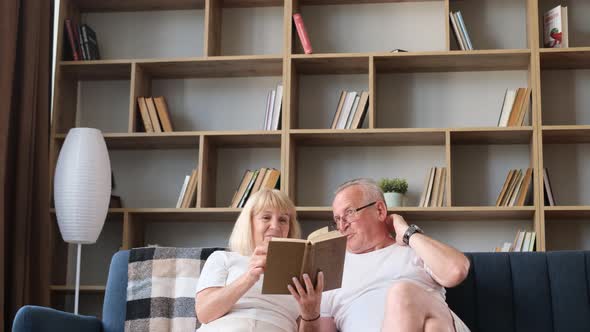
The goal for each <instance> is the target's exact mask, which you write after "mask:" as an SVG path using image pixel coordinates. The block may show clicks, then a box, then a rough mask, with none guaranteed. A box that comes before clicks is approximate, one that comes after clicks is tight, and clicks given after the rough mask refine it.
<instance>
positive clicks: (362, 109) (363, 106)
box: [351, 91, 369, 129]
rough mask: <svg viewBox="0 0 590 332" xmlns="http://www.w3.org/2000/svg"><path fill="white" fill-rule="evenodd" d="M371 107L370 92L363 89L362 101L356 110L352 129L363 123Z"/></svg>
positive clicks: (359, 126)
mask: <svg viewBox="0 0 590 332" xmlns="http://www.w3.org/2000/svg"><path fill="white" fill-rule="evenodd" d="M368 108H369V92H367V91H363V92H362V94H361V97H360V101H359V104H358V107H357V109H356V111H355V112H354V118H353V120H352V126H351V128H352V129H359V128H361V127H362V125H363V121H364V120H365V115H366V114H367V109H368Z"/></svg>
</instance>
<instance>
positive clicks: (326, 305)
mask: <svg viewBox="0 0 590 332" xmlns="http://www.w3.org/2000/svg"><path fill="white" fill-rule="evenodd" d="M401 280H404V281H411V282H414V283H417V284H419V285H420V286H422V287H423V288H424V289H426V290H427V291H429V292H432V293H433V294H434V295H435V297H436V298H438V299H440V300H441V301H443V302H444V301H445V289H444V287H442V286H441V285H439V284H438V283H437V282H436V281H435V280H434V279H433V278H432V276H431V275H430V271H429V269H428V268H427V267H426V266H425V265H424V261H422V259H420V257H418V256H417V255H416V253H415V252H414V250H413V249H411V248H410V247H407V246H400V245H397V244H392V245H390V246H388V247H385V248H383V249H379V250H375V251H371V252H368V253H365V254H352V253H349V252H346V257H345V259H344V274H343V276H342V288H339V289H335V290H332V291H327V292H324V293H323V294H322V304H321V315H322V317H333V318H334V322H335V323H336V326H337V327H338V329H339V330H340V331H343V332H347V331H380V330H381V324H382V322H383V317H384V314H385V313H384V310H385V301H386V297H387V290H388V289H389V288H390V287H391V285H392V284H393V283H394V282H396V281H401Z"/></svg>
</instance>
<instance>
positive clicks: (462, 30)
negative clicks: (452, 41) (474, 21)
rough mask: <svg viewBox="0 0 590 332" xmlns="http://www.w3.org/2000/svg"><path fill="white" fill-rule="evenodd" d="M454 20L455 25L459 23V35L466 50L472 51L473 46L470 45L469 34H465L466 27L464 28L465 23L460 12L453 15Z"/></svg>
mask: <svg viewBox="0 0 590 332" xmlns="http://www.w3.org/2000/svg"><path fill="white" fill-rule="evenodd" d="M455 18H456V19H457V23H459V28H460V29H461V33H462V36H463V39H464V40H465V42H466V44H467V45H466V46H467V49H468V50H473V45H472V44H471V38H469V34H468V33H467V27H466V26H465V22H464V21H463V15H461V11H458V12H456V13H455Z"/></svg>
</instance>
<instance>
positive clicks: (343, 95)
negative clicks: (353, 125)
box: [330, 90, 348, 129]
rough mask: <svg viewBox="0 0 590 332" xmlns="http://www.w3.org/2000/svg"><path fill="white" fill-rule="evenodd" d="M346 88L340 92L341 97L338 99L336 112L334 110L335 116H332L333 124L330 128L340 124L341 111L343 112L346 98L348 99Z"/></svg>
mask: <svg viewBox="0 0 590 332" xmlns="http://www.w3.org/2000/svg"><path fill="white" fill-rule="evenodd" d="M347 93H348V92H347V91H346V90H342V91H341V92H340V98H339V99H338V106H337V107H336V112H334V118H332V125H331V126H330V128H332V129H336V125H338V121H339V120H340V113H341V112H342V106H343V105H344V100H345V99H346V95H347Z"/></svg>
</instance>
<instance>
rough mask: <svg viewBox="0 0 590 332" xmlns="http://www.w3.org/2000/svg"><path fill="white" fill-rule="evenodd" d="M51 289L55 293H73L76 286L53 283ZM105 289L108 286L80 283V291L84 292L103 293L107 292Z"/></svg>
mask: <svg viewBox="0 0 590 332" xmlns="http://www.w3.org/2000/svg"><path fill="white" fill-rule="evenodd" d="M49 290H51V292H53V293H73V292H74V291H75V286H69V285H51V286H50V287H49ZM105 290H106V287H105V286H101V285H80V293H82V294H92V293H98V294H102V293H104V292H105Z"/></svg>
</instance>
